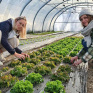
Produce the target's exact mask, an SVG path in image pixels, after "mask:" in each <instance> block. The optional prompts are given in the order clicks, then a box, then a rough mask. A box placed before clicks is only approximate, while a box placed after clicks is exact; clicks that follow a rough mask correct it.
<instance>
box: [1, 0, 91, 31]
mask: <svg viewBox="0 0 93 93" xmlns="http://www.w3.org/2000/svg"><path fill="white" fill-rule="evenodd" d="M92 4H93V2H92V0H16V1H15V0H12V1H11V0H8V1H6V0H1V3H0V14H1V15H0V16H1V19H0V21H2V20H5V19H7V18H15V17H17V16H21V15H22V16H26V18H27V22H28V24H27V31H33V32H38V31H39V32H44V31H53V30H61V31H62V30H66V31H67V30H70V31H71V30H75V28H74V27H75V26H73V25H76V23H77V29H78V26H80V24H79V20H78V14H79V12H80V10H81V9H82V8H84V7H88V8H91V9H93V8H92ZM60 17H61V20H60V21H59V22H58V20H57V19H58V18H60ZM71 17H73V19H72V18H71ZM76 17H77V18H76ZM62 18H63V19H62ZM71 19H72V20H71ZM74 20H75V21H74ZM58 23H59V24H60V28H59V27H57V24H58ZM71 23H73V25H72V26H71ZM67 25H68V26H70V28H69V29H66V28H65V27H66V26H67ZM79 30H80V28H79Z"/></svg>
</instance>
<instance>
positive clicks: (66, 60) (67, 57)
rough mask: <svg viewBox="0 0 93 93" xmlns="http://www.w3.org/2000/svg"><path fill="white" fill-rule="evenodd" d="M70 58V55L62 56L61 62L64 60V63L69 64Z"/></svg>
mask: <svg viewBox="0 0 93 93" xmlns="http://www.w3.org/2000/svg"><path fill="white" fill-rule="evenodd" d="M70 60H71V57H70V56H66V57H64V59H63V62H64V63H69V64H71V62H70Z"/></svg>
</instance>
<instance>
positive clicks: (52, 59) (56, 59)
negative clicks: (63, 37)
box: [49, 57, 61, 65]
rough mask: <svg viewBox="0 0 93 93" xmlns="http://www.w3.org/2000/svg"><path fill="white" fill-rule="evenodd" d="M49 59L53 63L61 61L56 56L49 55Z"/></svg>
mask: <svg viewBox="0 0 93 93" xmlns="http://www.w3.org/2000/svg"><path fill="white" fill-rule="evenodd" d="M49 60H50V61H54V63H55V65H57V64H59V63H61V60H60V59H59V58H57V57H50V58H49Z"/></svg>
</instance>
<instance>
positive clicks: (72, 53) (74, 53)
mask: <svg viewBox="0 0 93 93" xmlns="http://www.w3.org/2000/svg"><path fill="white" fill-rule="evenodd" d="M77 53H78V52H77V51H72V52H71V53H70V55H69V56H71V57H74V56H76V54H77Z"/></svg>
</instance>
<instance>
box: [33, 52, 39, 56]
mask: <svg viewBox="0 0 93 93" xmlns="http://www.w3.org/2000/svg"><path fill="white" fill-rule="evenodd" d="M32 53H34V54H36V56H38V55H40V54H41V53H40V52H39V51H35V52H32Z"/></svg>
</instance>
